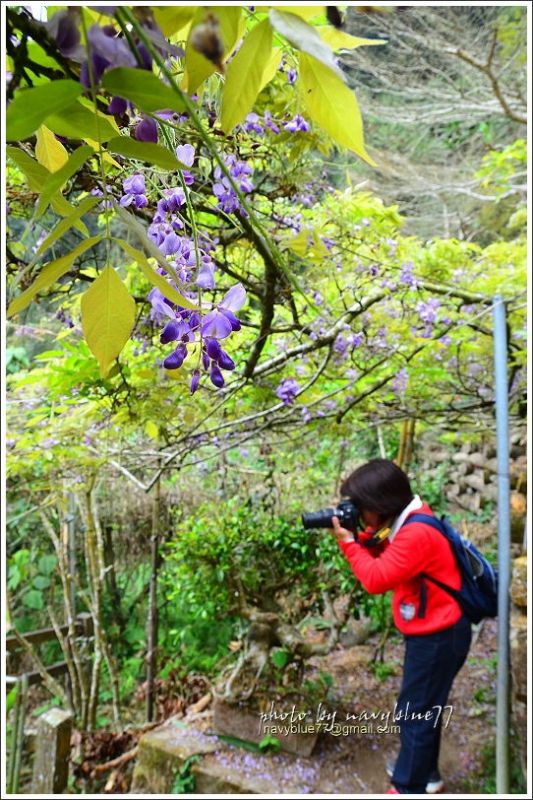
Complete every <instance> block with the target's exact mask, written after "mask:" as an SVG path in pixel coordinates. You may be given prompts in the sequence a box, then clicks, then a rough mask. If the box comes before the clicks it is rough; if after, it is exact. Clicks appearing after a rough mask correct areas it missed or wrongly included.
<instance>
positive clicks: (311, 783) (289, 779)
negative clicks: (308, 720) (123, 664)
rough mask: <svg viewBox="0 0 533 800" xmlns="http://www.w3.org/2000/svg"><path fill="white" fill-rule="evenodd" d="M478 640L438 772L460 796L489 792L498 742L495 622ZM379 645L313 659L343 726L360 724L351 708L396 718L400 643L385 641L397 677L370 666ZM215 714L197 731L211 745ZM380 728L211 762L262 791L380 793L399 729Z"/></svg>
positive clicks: (234, 751) (231, 750)
mask: <svg viewBox="0 0 533 800" xmlns="http://www.w3.org/2000/svg"><path fill="white" fill-rule="evenodd" d="M474 639H475V640H474V641H473V644H472V646H471V650H470V653H469V656H468V659H467V661H466V663H465V665H464V666H463V668H462V670H461V671H460V673H459V674H458V676H457V677H456V680H455V683H454V686H453V688H452V692H451V694H450V697H449V704H450V705H452V706H453V710H452V712H451V715H450V718H449V722H448V725H447V726H446V727H444V729H443V732H442V747H441V759H440V769H441V773H442V776H443V778H444V780H445V791H446V793H449V794H458V795H461V796H464V795H465V794H469V793H480V792H483V791H488V790H487V789H484V785H483V782H482V780H480V779H479V778H478V777H477V776H478V775H480V774H481V773H482V771H483V762H482V755H483V752H484V751H486V748H487V746H489V747H490V746H491V745H493V744H494V712H495V705H494V698H495V655H496V622H495V621H494V620H485V622H484V624H483V625H482V627H481V629H480V631H479V635H477V636H476V635H475V637H474ZM374 647H375V642H373V641H372V640H370V641H369V642H368V643H367V644H365V645H361V646H355V647H349V648H341V649H337V650H335V651H334V652H332V653H330V654H329V655H328V656H326V657H322V658H317V659H315V660H314V661H313V662H312V664H313V668H314V669H315V670H316V671H317V672H318V671H322V672H327V673H329V674H330V675H331V676H332V677H333V679H334V685H333V687H332V690H333V693H334V695H335V697H334V698H332V708H333V707H337V709H338V711H337V716H336V721H337V722H338V723H339V724H341V725H342V724H343V723H344V724H355V723H354V722H352V721H348V723H346V722H345V720H346V716H345V714H346V712H347V711H348V712H350V713H352V714H360V713H361V712H363V711H367V712H369V713H371V712H372V711H374V712H380V711H381V712H383V711H385V712H386V711H389V710H390V711H391V714H392V712H393V710H394V703H395V700H396V698H397V695H398V691H399V688H400V682H401V672H402V661H403V647H404V645H403V639H402V637H400V636H396V637H394V638H393V639H391V640H390V641H389V642H388V643H387V645H386V648H385V657H384V662H383V664H385V665H387V667H390V668H393V669H394V674H389V675H387V676H385V675H384V670H383V668H381V675H382V679H380V678H379V677H376V672H379V671H380V667H378V668H377V669H374V670H373V669H372V665H371V658H372V654H373V652H374ZM211 714H212V712H210V711H209V710H207V711H206V712H204V713H203V714H202V715H201V718H200V719H198V720H197V721H196V722H195V723H194V727H195V728H196V730H195V731H194V734H195V735H196V736H198V737H199V738H200V739H203V738H204V736H206V735H207V737H209V738H210V739H211V741H213V738H212V737H213V732H214V731H213V726H212V715H211ZM178 724H179V723H178ZM358 724H360V725H361V724H363V723H361V722H358ZM385 724H386V723H385ZM390 724H391V725H393V723H392V722H391V723H390ZM376 728H377V723H375V722H374V725H373V730H368V731H367V732H365V731H364V729H362V728H360V729H359V732H358V733H350V734H346V735H336V736H334V735H332V734H331V733H327V732H323V733H321V734H320V737H319V739H318V741H317V744H316V746H315V749H314V751H313V753H312V755H311V756H310V757H307V758H304V757H296V756H292V755H289V754H287V753H283V752H280V753H275V754H255V753H254V754H252V753H250V752H247V751H246V750H244V749H243V748H241V747H237V746H231V745H229V746H228V745H227V744H225V745H224V746H223V747H222V749H221V750H220V751H219V752H217V753H215V754H212V755H209V756H207V761H208V762H209V763H211V765H212V767H213V768H214V769H218V770H219V774H221V777H224V776H225V777H227V778H228V779H231V777H232V776H233V777H234V776H236V775H239V776H241V777H242V778H243V779H244V780H245V781H246V784H247V785H249V786H250V787H252V786H253V791H255V792H260V793H267V794H272V793H279V794H284V793H285V794H289V793H298V794H319V795H321V794H326V793H327V794H341V795H345V794H381V793H383V792H386V791H387V789H388V788H390V781H389V779H388V777H387V775H386V773H385V763H386V761H387V760H388V759H390V758H394V756H395V755H396V753H397V751H398V747H399V737H398V733H397V732H393V731H389V730H385V731H381V732H378V731H376ZM220 770H222V771H223V774H222V772H220ZM484 777H486V776H484ZM243 791H245V790H244V789H243Z"/></svg>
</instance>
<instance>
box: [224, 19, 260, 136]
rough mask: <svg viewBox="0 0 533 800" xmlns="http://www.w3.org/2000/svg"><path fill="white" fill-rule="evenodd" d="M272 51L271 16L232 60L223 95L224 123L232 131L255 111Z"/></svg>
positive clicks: (225, 127)
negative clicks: (256, 100) (253, 108)
mask: <svg viewBox="0 0 533 800" xmlns="http://www.w3.org/2000/svg"><path fill="white" fill-rule="evenodd" d="M271 51H272V26H271V24H270V22H269V21H268V19H264V20H263V21H262V22H260V23H259V25H256V26H255V27H254V28H252V30H251V31H250V33H249V34H248V36H247V37H246V39H245V40H244V43H243V44H242V46H241V48H240V50H239V52H238V53H237V55H236V56H235V57H234V58H233V59H232V60H231V62H230V63H229V66H228V68H227V71H226V82H225V85H224V94H223V96H222V113H221V125H222V130H223V131H224V133H229V132H230V131H231V130H232V128H234V127H235V125H238V124H239V123H240V122H242V121H243V119H244V118H245V117H246V115H247V114H248V112H249V111H251V109H252V107H253V104H254V102H255V98H256V97H257V95H258V93H259V90H260V89H261V82H262V80H263V75H264V72H265V69H266V67H267V65H268V62H269V59H270V54H271Z"/></svg>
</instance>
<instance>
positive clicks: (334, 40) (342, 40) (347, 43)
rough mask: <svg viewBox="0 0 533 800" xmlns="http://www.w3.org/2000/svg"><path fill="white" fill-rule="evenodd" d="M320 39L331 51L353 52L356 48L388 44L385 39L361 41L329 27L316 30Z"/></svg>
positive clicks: (357, 37)
mask: <svg viewBox="0 0 533 800" xmlns="http://www.w3.org/2000/svg"><path fill="white" fill-rule="evenodd" d="M317 31H318V33H319V34H320V38H321V39H322V41H323V42H326V44H329V46H330V47H331V49H332V50H355V48H356V47H363V46H365V47H366V46H369V45H374V44H388V41H387V39H361V38H360V37H359V36H352V35H351V34H349V33H346V31H340V30H339V29H338V28H333V27H332V26H331V25H324V26H321V27H319V28H317Z"/></svg>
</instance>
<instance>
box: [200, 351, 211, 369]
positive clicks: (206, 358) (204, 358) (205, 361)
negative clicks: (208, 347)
mask: <svg viewBox="0 0 533 800" xmlns="http://www.w3.org/2000/svg"><path fill="white" fill-rule="evenodd" d="M210 363H211V360H210V358H209V356H208V355H207V353H206V352H205V350H204V351H203V352H202V364H203V365H204V369H205V370H208V369H209V364H210Z"/></svg>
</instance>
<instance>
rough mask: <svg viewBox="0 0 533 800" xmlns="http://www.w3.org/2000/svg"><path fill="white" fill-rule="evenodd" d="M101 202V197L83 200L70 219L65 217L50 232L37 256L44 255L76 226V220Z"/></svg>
mask: <svg viewBox="0 0 533 800" xmlns="http://www.w3.org/2000/svg"><path fill="white" fill-rule="evenodd" d="M99 202H100V198H99V197H86V198H85V199H84V200H82V201H81V203H80V204H79V206H77V208H75V209H74V213H73V214H70V215H69V216H68V217H65V219H62V220H61V221H60V222H58V223H57V225H56V226H55V228H54V229H53V230H52V231H50V233H49V234H48V236H47V237H46V239H45V240H44V242H42V244H41V245H40V246H39V249H38V250H37V252H36V253H35V255H36V256H40V255H42V254H43V253H44V252H45V251H46V250H48V248H49V247H50V246H51V245H53V243H54V242H57V240H58V239H59V238H60V237H61V236H63V234H64V233H66V231H68V230H69V228H71V227H72V226H73V225H74V223H75V222H76V220H78V219H79V218H80V217H82V216H83V215H84V214H87V212H88V211H90V210H91V209H92V208H94V206H95V205H96V204H97V203H99Z"/></svg>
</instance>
